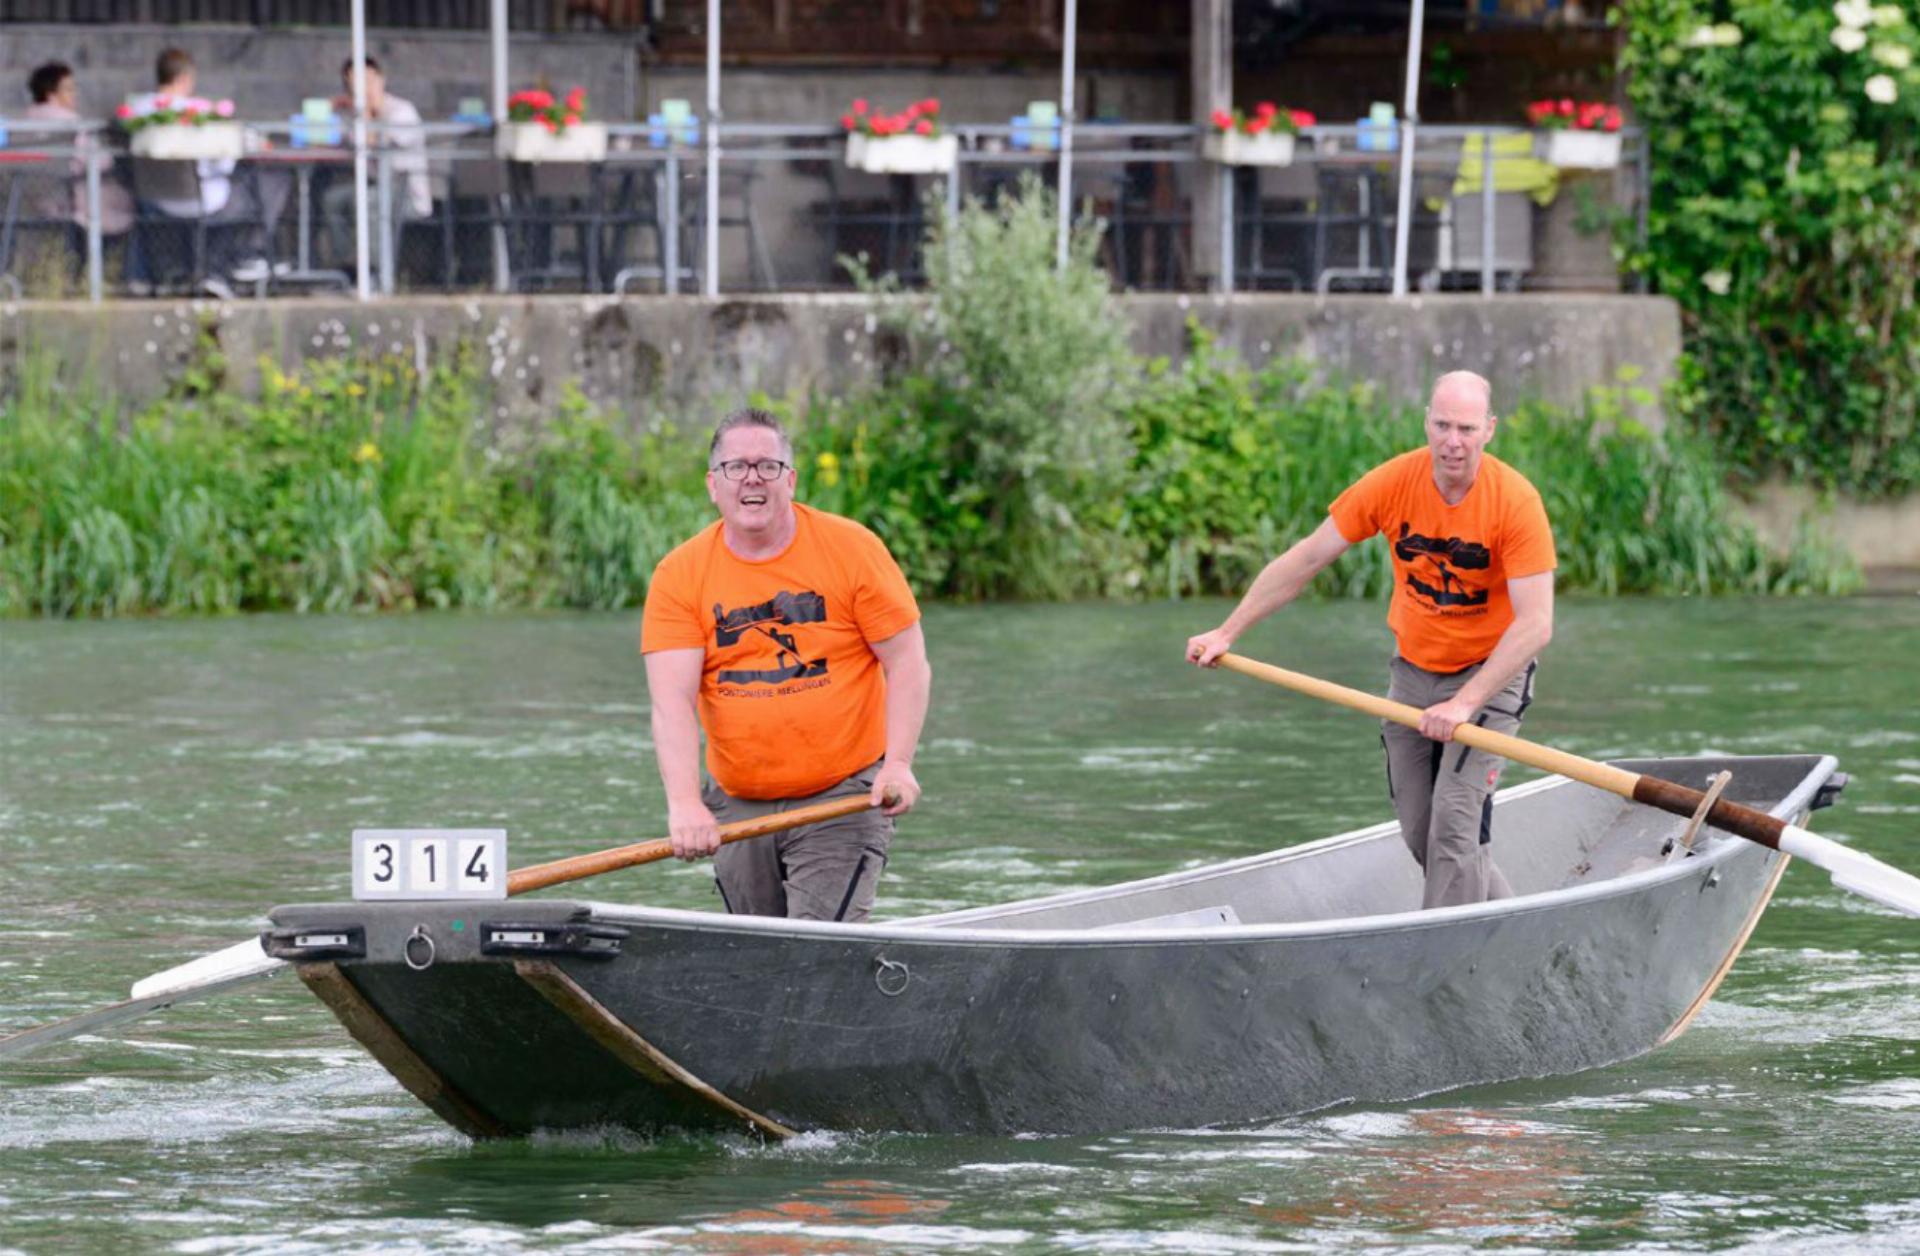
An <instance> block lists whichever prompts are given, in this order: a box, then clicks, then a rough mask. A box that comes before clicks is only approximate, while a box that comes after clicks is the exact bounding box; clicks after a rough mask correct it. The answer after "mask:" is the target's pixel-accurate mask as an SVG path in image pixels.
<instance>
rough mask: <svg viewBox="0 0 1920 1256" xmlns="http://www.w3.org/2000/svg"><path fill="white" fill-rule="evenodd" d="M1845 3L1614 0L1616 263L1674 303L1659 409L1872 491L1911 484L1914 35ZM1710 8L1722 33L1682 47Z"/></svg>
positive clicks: (1917, 437)
mask: <svg viewBox="0 0 1920 1256" xmlns="http://www.w3.org/2000/svg"><path fill="white" fill-rule="evenodd" d="M1855 4H1858V0H1851V2H1850V3H1849V4H1848V5H1847V6H1845V7H1843V6H1840V5H1835V4H1833V3H1831V2H1830V0H1730V2H1729V0H1628V2H1627V3H1626V5H1625V6H1624V9H1623V13H1624V17H1625V20H1626V23H1627V39H1626V44H1625V50H1624V53H1623V68H1624V69H1625V70H1626V71H1627V74H1628V85H1629V88H1628V90H1629V93H1630V95H1631V98H1632V101H1633V105H1634V109H1635V112H1636V114H1637V115H1638V121H1639V123H1640V124H1641V125H1643V126H1644V127H1646V128H1647V132H1648V135H1649V137H1650V143H1651V144H1652V180H1653V181H1652V186H1651V189H1650V193H1651V195H1650V208H1649V212H1648V220H1647V244H1646V249H1645V251H1644V252H1643V253H1640V254H1637V255H1636V256H1635V257H1634V258H1633V261H1634V263H1635V265H1637V266H1638V267H1639V268H1640V269H1641V270H1643V271H1644V272H1645V273H1647V274H1648V275H1650V276H1651V277H1652V278H1653V280H1654V281H1655V283H1656V284H1657V285H1658V286H1659V288H1660V290H1661V291H1663V292H1665V293H1667V294H1668V295H1670V296H1672V297H1673V298H1674V299H1675V300H1676V301H1678V302H1679V304H1680V308H1681V311H1682V316H1683V318H1684V320H1685V330H1686V345H1687V358H1686V361H1685V363H1684V364H1683V365H1684V370H1683V387H1682V388H1681V389H1680V390H1679V392H1678V393H1677V404H1678V408H1679V410H1680V412H1681V415H1682V416H1683V417H1684V418H1686V419H1687V420H1688V421H1690V422H1691V423H1692V424H1693V425H1695V426H1696V427H1697V428H1698V429H1699V430H1701V431H1703V432H1705V433H1706V434H1708V436H1709V437H1710V438H1711V439H1712V440H1713V442H1714V444H1715V446H1716V447H1717V448H1718V449H1719V450H1720V452H1721V453H1722V454H1723V455H1725V456H1726V457H1727V458H1728V459H1729V460H1731V461H1732V462H1733V463H1734V464H1735V465H1736V466H1739V467H1742V468H1745V469H1746V470H1747V471H1748V472H1750V473H1752V474H1763V473H1766V472H1769V471H1779V472H1784V473H1786V474H1788V475H1790V476H1791V477H1793V478H1795V479H1799V480H1811V481H1814V482H1816V483H1818V484H1821V485H1825V486H1837V487H1841V488H1846V489H1849V490H1853V491H1855V492H1859V493H1862V494H1868V495H1881V494H1885V495H1891V494H1898V493H1902V492H1907V491H1910V490H1912V489H1914V488H1915V487H1916V486H1920V33H1916V31H1915V29H1914V22H1913V18H1912V15H1911V14H1910V13H1908V12H1903V7H1902V6H1901V5H1898V4H1885V3H1883V4H1881V5H1878V6H1864V7H1861V8H1859V9H1857V10H1856V9H1854V7H1853V6H1854V5H1855ZM1910 7H1911V6H1907V8H1909V9H1910ZM1842 13H1845V14H1847V16H1848V18H1849V22H1850V23H1851V25H1849V23H1847V22H1841V21H1840V20H1839V18H1840V15H1841V14H1842ZM1728 17H1731V19H1732V23H1733V25H1735V26H1736V27H1737V28H1738V30H1739V32H1740V36H1741V38H1740V41H1739V42H1738V43H1736V44H1733V45H1731V46H1727V45H1716V46H1690V45H1689V42H1688V37H1689V35H1690V34H1691V33H1692V32H1694V31H1695V30H1697V29H1698V28H1699V27H1700V26H1702V25H1704V24H1707V23H1718V22H1725V21H1726V19H1727V18H1728ZM1860 18H1864V19H1865V25H1864V26H1863V25H1860V24H1859V20H1858V19H1860ZM1842 27H1848V28H1849V29H1853V30H1857V31H1859V34H1858V35H1837V32H1838V31H1839V30H1840V29H1841V28H1842ZM1836 38H1838V40H1839V41H1840V43H1852V42H1858V43H1859V44H1860V45H1861V46H1860V47H1859V48H1858V49H1856V50H1848V49H1847V48H1843V47H1841V46H1840V43H1837V42H1836ZM1876 79H1877V80H1879V81H1876ZM1870 83H1872V84H1873V86H1874V88H1875V90H1876V91H1882V92H1884V91H1885V90H1886V89H1891V90H1892V91H1894V92H1895V93H1897V97H1896V99H1894V100H1893V101H1891V102H1886V103H1883V102H1881V101H1876V100H1875V99H1873V98H1871V97H1870V96H1869V95H1868V87H1869V84H1870Z"/></svg>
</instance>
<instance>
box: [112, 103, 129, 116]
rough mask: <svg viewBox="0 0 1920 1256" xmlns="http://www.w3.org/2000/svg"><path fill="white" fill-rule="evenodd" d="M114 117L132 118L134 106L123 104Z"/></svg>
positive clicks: (114, 112)
mask: <svg viewBox="0 0 1920 1256" xmlns="http://www.w3.org/2000/svg"><path fill="white" fill-rule="evenodd" d="M113 116H114V117H116V118H131V117H132V116H133V106H132V105H127V104H123V105H121V106H120V107H119V108H118V109H115V110H114V111H113Z"/></svg>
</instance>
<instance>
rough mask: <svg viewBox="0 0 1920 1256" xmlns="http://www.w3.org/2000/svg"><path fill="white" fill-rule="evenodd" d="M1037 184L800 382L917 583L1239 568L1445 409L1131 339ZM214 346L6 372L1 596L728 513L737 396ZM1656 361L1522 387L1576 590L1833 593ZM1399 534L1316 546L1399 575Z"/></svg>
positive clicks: (251, 588) (1198, 336) (552, 585)
mask: <svg viewBox="0 0 1920 1256" xmlns="http://www.w3.org/2000/svg"><path fill="white" fill-rule="evenodd" d="M1053 222H1054V219H1053V210H1052V208H1051V207H1050V202H1049V200H1048V197H1047V196H1046V194H1045V192H1044V191H1043V190H1041V189H1039V188H1037V187H1029V188H1028V189H1026V191H1025V192H1024V193H1023V194H1022V195H1020V196H1017V197H1011V198H1008V199H1007V200H1005V201H1004V202H1002V203H1001V204H1000V205H999V206H997V207H992V208H987V207H981V206H969V207H968V208H966V209H965V210H963V211H962V212H961V213H960V214H959V215H957V216H956V217H955V218H954V219H953V220H951V221H947V220H941V221H938V222H937V224H936V226H935V227H934V228H933V231H932V234H931V236H930V238H929V240H928V247H927V250H926V253H927V258H928V265H929V289H930V291H929V293H928V294H927V295H926V296H925V297H922V298H912V299H909V298H906V297H902V296H899V295H897V294H889V293H887V292H884V291H883V292H877V293H876V294H875V299H876V301H878V302H879V303H880V304H881V307H882V309H883V312H884V316H885V317H886V318H888V319H889V320H890V321H892V322H893V323H894V324H895V325H896V326H897V327H898V328H899V330H900V331H902V332H903V333H904V340H905V342H906V343H907V345H908V346H909V351H908V354H907V358H906V360H907V362H909V363H910V364H911V365H910V366H908V367H906V368H904V369H903V370H901V371H899V372H897V373H896V374H895V375H894V376H892V377H891V378H889V379H888V380H886V381H885V382H884V383H882V384H880V385H877V386H875V387H874V388H872V389H870V390H868V391H864V392H861V393H858V394H856V395H849V396H843V397H812V398H799V399H789V400H786V401H778V402H774V403H772V404H774V405H775V406H776V408H779V409H782V410H783V411H784V413H785V415H786V417H787V418H788V419H789V421H790V422H791V423H792V425H793V428H794V431H795V433H796V459H797V461H798V462H799V464H800V468H801V486H800V496H801V499H802V500H804V501H808V502H811V503H813V504H815V505H818V506H821V507H823V508H825V509H828V510H833V511H837V512H840V513H844V514H847V515H850V516H852V517H854V518H857V519H860V520H862V521H864V522H866V523H867V524H869V525H870V526H871V527H873V528H874V529H875V531H877V532H879V533H880V534H881V535H882V536H883V537H884V538H885V539H886V540H887V542H888V544H889V545H890V546H891V547H892V550H893V552H894V554H895V555H896V556H897V557H898V558H899V560H900V562H901V565H902V566H903V567H904V568H905V570H906V572H907V575H908V577H909V578H910V579H911V581H912V582H913V585H914V587H915V588H916V590H918V592H919V593H920V594H922V595H923V596H930V597H936V598H956V599H986V598H1027V599H1060V598H1075V597H1090V596H1124V597H1147V596H1156V597H1157V596H1175V597H1178V596H1185V595H1191V594H1207V593H1227V594H1233V593H1238V592H1239V591H1240V590H1241V589H1243V588H1244V587H1245V585H1246V583H1247V581H1249V580H1250V579H1251V578H1252V576H1253V575H1254V573H1255V572H1257V571H1258V570H1259V568H1260V566H1261V564H1262V563H1264V562H1265V561H1266V559H1267V558H1268V557H1269V556H1271V555H1272V554H1274V553H1276V552H1278V550H1280V549H1281V548H1283V547H1284V546H1285V545H1286V544H1288V543H1289V542H1290V541H1291V540H1292V539H1294V538H1296V537H1299V536H1301V535H1303V534H1305V533H1306V532H1308V531H1310V530H1311V529H1312V528H1313V527H1315V526H1316V525H1317V524H1318V522H1319V520H1320V519H1321V518H1322V517H1323V516H1324V513H1325V510H1326V506H1327V503H1328V502H1329V501H1331V500H1332V498H1333V497H1334V495H1335V494H1336V493H1338V492H1339V490H1340V489H1341V488H1342V487H1344V486H1345V485H1346V484H1347V483H1349V482H1350V481H1351V480H1352V479H1353V478H1354V477H1355V476H1357V475H1358V474H1360V473H1361V472H1362V471H1364V470H1365V469H1366V468H1368V467H1369V466H1372V465H1373V464H1374V463H1376V462H1378V461H1380V460H1381V459H1383V458H1385V457H1387V456H1389V455H1391V454H1393V453H1396V452H1399V451H1401V450H1404V449H1407V448H1410V447H1412V446H1414V445H1417V444H1418V443H1420V441H1421V440H1422V436H1421V419H1420V411H1419V408H1418V407H1414V406H1408V405H1404V404H1399V403H1394V402H1390V401H1388V400H1386V399H1384V398H1382V397H1381V396H1380V395H1379V393H1378V392H1377V391H1376V390H1375V389H1374V388H1373V387H1371V386H1370V385H1368V384H1366V383H1364V382H1350V381H1338V380H1334V381H1329V380H1326V379H1323V378H1321V377H1320V376H1319V375H1317V374H1316V373H1315V371H1314V370H1313V369H1312V368H1310V367H1309V366H1307V365H1306V364H1303V363H1300V362H1296V361H1289V360H1277V361H1275V362H1272V363H1270V364H1268V365H1266V366H1264V367H1262V368H1260V369H1257V370H1256V369H1252V368H1250V367H1248V366H1247V365H1245V364H1243V363H1241V362H1240V361H1238V360H1236V359H1235V358H1233V357H1231V356H1230V355H1227V354H1224V353H1222V352H1220V351H1219V350H1218V349H1217V348H1216V347H1215V346H1214V345H1212V344H1211V343H1210V342H1209V341H1208V339H1207V337H1206V336H1205V335H1204V333H1202V332H1200V331H1199V330H1198V329H1197V328H1196V329H1195V332H1194V344H1193V349H1192V352H1191V353H1190V354H1189V355H1188V356H1187V358H1186V359H1185V360H1184V361H1182V362H1181V363H1179V364H1177V365H1173V364H1169V363H1167V362H1164V361H1151V362H1143V361H1140V360H1138V359H1136V358H1135V357H1134V356H1133V355H1132V354H1131V353H1130V352H1129V351H1128V349H1127V347H1126V344H1125V340H1124V336H1123V334H1122V332H1121V330H1120V328H1121V327H1122V323H1121V320H1120V318H1119V316H1118V315H1117V313H1116V312H1115V311H1114V309H1113V308H1112V304H1111V298H1110V296H1109V294H1108V292H1107V289H1106V281H1105V278H1104V276H1103V275H1102V274H1101V272H1100V271H1099V270H1098V269H1097V268H1096V267H1095V265H1094V262H1093V249H1094V247H1095V241H1094V238H1093V236H1092V235H1091V233H1088V234H1084V235H1082V236H1081V237H1080V238H1079V239H1077V240H1076V242H1075V245H1074V251H1073V261H1072V265H1071V266H1070V267H1069V268H1068V270H1067V272H1066V274H1065V275H1064V276H1059V275H1056V274H1055V273H1054V268H1053V264H1052V259H1053V239H1054V236H1053V232H1054V227H1053ZM219 366H220V364H219V362H218V360H217V356H214V357H212V358H211V359H210V360H209V361H207V362H203V363H202V364H200V365H199V366H197V367H196V368H195V369H193V370H191V371H189V372H187V373H186V375H184V376H183V377H182V379H181V381H180V383H179V384H178V386H177V387H176V389H175V395H173V396H172V397H170V398H168V399H166V400H164V401H161V402H158V403H155V404H153V405H152V406H150V407H147V408H144V409H141V410H139V411H137V412H127V411H124V410H122V409H121V408H119V407H117V406H115V405H113V404H111V403H109V402H107V401H104V400H102V399H101V398H98V397H95V396H90V395H87V394H85V393H84V392H76V391H73V390H71V389H66V388H63V387H61V386H60V385H59V384H58V383H57V382H56V378H55V373H54V371H53V370H52V369H51V365H50V363H48V362H46V361H44V360H41V361H33V360H29V362H28V364H27V366H26V368H25V369H23V370H22V371H21V372H19V373H18V374H17V375H16V376H15V378H14V379H13V380H12V384H11V387H10V389H9V390H8V392H7V394H6V396H5V397H4V398H3V399H0V611H4V612H5V613H8V614H12V615H23V614H40V615H48V616H74V615H116V614H129V613H148V612H159V613H214V612H227V611H235V610H267V609H291V610H298V611H334V610H344V609H348V608H411V607H558V606H564V607H588V608H611V607H621V606H631V605H635V604H637V603H639V602H640V601H641V600H642V599H643V598H644V596H645V594H646V588H647V581H648V578H649V576H650V575H651V572H652V569H653V565H654V564H655V563H656V562H657V561H658V560H659V559H660V557H661V556H662V555H664V554H665V553H666V552H667V550H668V549H670V548H671V547H672V546H673V545H675V544H676V543H678V542H679V541H680V540H682V539H684V538H685V537H687V536H688V535H690V534H692V532H694V531H695V530H696V529H697V528H698V527H700V526H701V525H702V524H703V523H705V522H706V521H707V520H709V519H710V518H711V517H712V516H711V507H710V505H709V504H708V502H707V500H706V495H705V491H704V487H703V484H702V475H703V473H704V470H705V446H704V439H705V434H706V429H707V427H708V425H710V423H711V422H712V420H713V418H714V417H715V416H714V415H709V414H701V415H697V416H694V417H693V418H692V419H691V420H690V421H688V422H687V423H685V424H682V425H679V426H677V427H676V426H675V425H674V424H672V423H668V422H664V421H663V422H660V423H658V424H655V425H654V426H653V430H650V431H648V432H646V433H645V434H638V435H636V434H634V425H633V424H632V423H631V422H630V421H628V419H627V417H626V416H619V415H610V414H606V413H601V412H598V411H596V410H595V409H594V408H593V407H592V406H590V405H589V404H588V403H587V402H585V401H584V400H583V399H582V398H581V397H580V396H579V394H578V393H575V392H571V391H569V392H567V393H566V394H565V395H564V396H563V398H562V400H561V401H560V402H559V403H558V405H557V408H556V411H555V413H553V414H552V415H550V416H548V418H547V421H546V422H545V423H544V424H543V425H542V426H541V427H540V429H539V431H538V433H537V434H536V435H535V436H534V437H532V438H531V439H527V440H524V441H520V442H509V441H503V440H502V438H501V437H500V435H499V434H498V433H496V432H495V431H494V430H493V429H492V427H491V426H490V425H489V424H488V423H487V422H485V421H480V422H476V419H475V416H476V415H485V414H489V413H491V409H492V399H491V396H490V393H489V390H488V382H487V379H486V374H485V372H484V370H483V369H482V368H481V366H480V364H479V363H478V362H477V360H476V358H475V357H474V356H473V355H471V354H470V353H468V352H466V351H464V350H456V351H454V352H451V353H449V354H447V355H445V356H444V357H443V358H442V359H441V360H439V361H437V362H433V363H430V364H429V366H428V368H427V369H426V371H425V372H424V373H421V372H419V371H417V370H416V368H415V367H414V366H413V365H412V364H410V363H408V362H405V361H402V360H399V359H390V358H365V359H315V360H311V361H308V362H307V363H305V364H303V365H302V366H300V367H299V368H297V369H296V370H295V371H294V372H293V373H292V374H283V373H282V372H280V371H279V370H278V369H276V368H275V367H274V366H273V365H272V364H270V363H262V386H261V389H260V391H259V395H258V396H253V397H248V396H242V395H240V394H238V393H237V392H235V391H233V390H230V389H227V388H225V387H223V386H222V385H221V371H220V369H219ZM1630 398H1631V399H1635V400H1641V401H1644V400H1648V399H1647V398H1645V397H1644V395H1643V394H1638V390H1637V386H1636V385H1635V384H1634V382H1633V381H1631V380H1622V381H1618V382H1617V383H1616V384H1615V385H1613V386H1611V387H1608V388H1603V389H1597V390H1595V391H1594V393H1593V394H1592V395H1591V397H1590V399H1589V401H1588V404H1587V405H1586V406H1585V407H1584V408H1582V409H1581V410H1580V411H1579V412H1569V411H1565V410H1559V409H1555V408H1552V407H1548V406H1542V405H1532V404H1522V405H1520V406H1518V407H1517V408H1515V409H1513V410H1512V411H1511V412H1510V413H1509V414H1508V415H1507V416H1506V417H1505V418H1504V419H1503V420H1502V423H1501V426H1500V429H1499V432H1498V434H1497V436H1496V438H1495V443H1494V446H1493V448H1494V450H1495V451H1496V452H1497V453H1498V454H1499V455H1500V456H1501V457H1503V458H1505V459H1507V460H1508V461H1510V462H1512V463H1514V464H1515V465H1516V466H1518V467H1520V468H1521V469H1522V470H1523V471H1525V472H1526V473H1527V474H1528V475H1529V476H1530V477H1531V478H1532V479H1533V480H1534V482H1535V483H1536V484H1537V485H1539V486H1540V488H1541V490H1542V493H1543V495H1544V496H1545V497H1546V502H1547V508H1548V511H1549V512H1550V514H1551V516H1552V518H1553V520H1554V523H1555V527H1556V532H1557V539H1558V542H1559V547H1560V557H1561V568H1560V584H1561V587H1562V588H1563V589H1569V590H1590V591H1594V592H1599V593H1702V594H1704V593H1717V592H1731V591H1746V592H1774V593H1787V592H1838V591H1843V590H1845V589H1846V588H1848V587H1850V586H1851V584H1852V582H1853V581H1854V580H1855V579H1856V578H1857V577H1856V574H1855V572H1854V570H1853V568H1852V567H1851V565H1850V564H1848V563H1847V562H1846V561H1845V560H1844V559H1843V558H1841V557H1839V556H1838V555H1837V554H1836V553H1834V552H1833V551H1831V550H1830V549H1828V548H1826V547H1825V546H1823V545H1821V544H1819V543H1818V542H1816V541H1814V540H1813V539H1812V538H1802V540H1803V543H1802V544H1799V545H1797V546H1796V547H1795V548H1794V550H1793V551H1792V552H1791V553H1790V554H1788V555H1785V556H1780V555H1776V554H1773V553H1771V552H1769V551H1768V550H1767V549H1766V548H1765V547H1764V546H1763V545H1762V544H1761V543H1760V542H1759V540H1758V539H1757V538H1756V537H1755V535H1754V534H1753V533H1752V532H1751V531H1750V530H1749V529H1747V528H1746V527H1744V526H1743V525H1741V524H1739V523H1738V522H1736V521H1735V520H1734V519H1733V517H1732V512H1731V510H1730V509H1729V503H1728V501H1727V499H1726V496H1725V492H1724V490H1723V488H1722V481H1723V474H1724V473H1723V468H1722V466H1721V464H1720V463H1719V462H1718V461H1717V460H1716V458H1715V456H1714V454H1713V453H1712V451H1711V449H1710V448H1709V447H1708V446H1706V445H1705V444H1703V443H1701V442H1699V441H1696V440H1694V439H1692V438H1689V437H1687V436H1685V435H1682V434H1678V433H1673V432H1670V433H1668V434H1667V435H1666V436H1664V437H1662V438H1659V439H1656V438H1654V437H1653V436H1652V435H1650V434H1649V433H1648V432H1647V431H1646V430H1645V429H1644V428H1642V427H1641V426H1639V425H1638V424H1636V423H1635V422H1633V421H1632V420H1631V419H1629V418H1627V417H1626V413H1625V406H1626V402H1627V401H1628V400H1629V399H1630ZM1389 579H1390V573H1389V568H1388V564H1387V559H1386V555H1385V552H1384V550H1383V549H1382V548H1381V547H1379V546H1363V547H1356V549H1355V550H1354V551H1351V552H1349V553H1348V555H1346V556H1345V557H1344V558H1343V559H1342V560H1341V561H1340V562H1339V563H1338V564H1336V565H1335V566H1334V567H1332V568H1330V569H1329V570H1328V571H1327V572H1325V573H1323V574H1322V575H1321V577H1320V578H1319V582H1318V584H1317V586H1316V588H1317V590H1318V591H1319V592H1321V593H1323V594H1328V595H1347V596H1374V595H1378V594H1380V593H1382V592H1384V591H1385V589H1386V588H1387V587H1388V584H1389Z"/></svg>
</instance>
